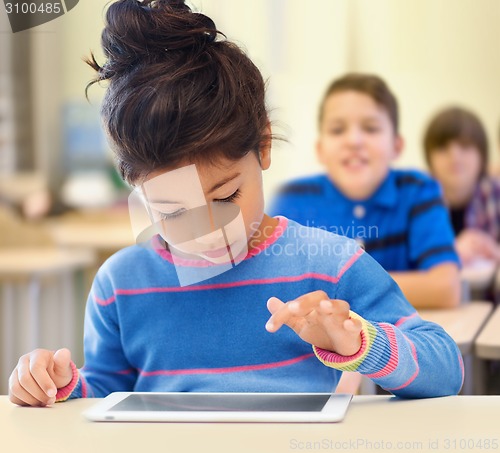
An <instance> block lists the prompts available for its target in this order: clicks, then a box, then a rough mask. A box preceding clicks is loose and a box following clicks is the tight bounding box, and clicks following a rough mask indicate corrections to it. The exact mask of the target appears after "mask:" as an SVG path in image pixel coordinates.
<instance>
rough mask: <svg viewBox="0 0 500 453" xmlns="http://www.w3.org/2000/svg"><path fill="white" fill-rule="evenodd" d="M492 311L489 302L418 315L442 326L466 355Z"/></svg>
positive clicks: (467, 304)
mask: <svg viewBox="0 0 500 453" xmlns="http://www.w3.org/2000/svg"><path fill="white" fill-rule="evenodd" d="M492 310H493V304H492V303H491V302H479V301H478V302H470V303H465V304H463V305H460V306H458V307H457V308H448V309H439V310H419V313H420V316H421V317H422V318H423V319H426V320H427V321H432V322H435V323H436V324H439V325H440V326H442V327H443V328H444V330H446V332H448V334H449V335H450V336H451V337H452V338H453V339H454V340H455V342H456V343H457V345H458V347H459V348H460V351H461V352H462V354H468V353H469V352H471V350H472V347H473V344H474V339H475V338H476V336H477V334H478V333H479V331H480V330H481V327H482V326H483V324H484V323H485V321H486V320H487V319H488V316H489V315H490V313H491V311H492ZM499 448H500V447H499Z"/></svg>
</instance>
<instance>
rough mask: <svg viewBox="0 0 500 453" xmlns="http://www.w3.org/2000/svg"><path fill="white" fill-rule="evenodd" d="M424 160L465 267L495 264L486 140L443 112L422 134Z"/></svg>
mask: <svg viewBox="0 0 500 453" xmlns="http://www.w3.org/2000/svg"><path fill="white" fill-rule="evenodd" d="M423 142H424V143H423V145H424V151H425V158H426V161H427V164H428V166H429V169H430V171H431V173H432V175H433V176H434V177H435V178H436V179H437V180H438V181H439V182H440V184H441V186H442V188H443V194H444V198H445V201H446V204H447V206H448V209H449V212H450V218H451V221H452V224H453V229H454V232H455V235H456V248H457V251H458V254H459V256H460V259H461V261H462V263H463V264H464V265H471V264H473V263H474V262H475V261H477V260H491V261H494V262H495V263H497V262H498V261H499V260H500V247H499V245H498V241H499V239H500V180H498V179H497V178H496V177H493V176H489V175H488V173H487V170H488V140H487V136H486V131H485V129H484V127H483V125H482V123H481V121H480V120H479V118H478V117H477V116H476V115H475V114H474V113H473V112H471V111H470V110H466V109H464V108H461V107H450V108H446V109H444V110H442V111H440V112H439V113H437V114H436V115H435V116H434V117H433V118H432V119H431V121H430V122H429V124H428V126H427V129H426V131H425V133H424V140H423Z"/></svg>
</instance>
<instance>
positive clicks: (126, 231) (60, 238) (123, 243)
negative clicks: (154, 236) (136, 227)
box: [47, 209, 135, 257]
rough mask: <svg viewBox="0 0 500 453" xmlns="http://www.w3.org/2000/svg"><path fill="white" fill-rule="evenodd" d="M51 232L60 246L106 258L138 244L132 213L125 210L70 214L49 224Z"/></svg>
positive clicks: (48, 227)
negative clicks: (130, 217) (88, 251)
mask: <svg viewBox="0 0 500 453" xmlns="http://www.w3.org/2000/svg"><path fill="white" fill-rule="evenodd" d="M47 229H48V231H49V232H50V234H51V236H52V239H53V240H54V242H55V243H56V244H57V245H59V246H61V247H76V248H88V249H91V250H94V251H95V252H96V253H97V254H102V255H103V257H106V256H105V255H109V254H111V253H114V252H116V251H118V250H120V249H122V248H124V247H127V246H129V245H133V244H134V243H135V238H134V235H133V232H132V228H131V226H130V220H129V216H128V211H126V210H123V209H121V210H116V212H113V211H110V212H109V213H108V212H103V213H95V214H85V213H76V214H75V213H71V214H67V215H64V216H62V217H60V218H57V219H53V220H51V221H50V222H48V224H47Z"/></svg>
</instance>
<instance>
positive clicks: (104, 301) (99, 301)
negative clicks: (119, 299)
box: [94, 294, 116, 306]
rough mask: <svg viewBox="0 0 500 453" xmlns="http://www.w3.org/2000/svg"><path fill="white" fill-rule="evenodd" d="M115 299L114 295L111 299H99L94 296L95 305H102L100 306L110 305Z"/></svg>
mask: <svg viewBox="0 0 500 453" xmlns="http://www.w3.org/2000/svg"><path fill="white" fill-rule="evenodd" d="M115 299H116V297H115V295H114V294H113V295H112V296H111V297H108V298H107V299H101V298H99V297H97V296H96V295H95V294H94V300H95V301H96V303H97V304H98V305H102V306H106V305H109V304H112V303H113V302H114V301H115Z"/></svg>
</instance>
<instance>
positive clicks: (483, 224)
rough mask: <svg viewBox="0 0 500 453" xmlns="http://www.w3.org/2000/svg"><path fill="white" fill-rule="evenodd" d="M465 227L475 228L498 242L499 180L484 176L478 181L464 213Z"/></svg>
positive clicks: (499, 227)
mask: <svg viewBox="0 0 500 453" xmlns="http://www.w3.org/2000/svg"><path fill="white" fill-rule="evenodd" d="M465 226H466V227H467V228H477V229H479V230H482V231H484V232H486V233H488V234H489V235H490V236H491V237H493V238H494V239H495V240H496V241H497V242H499V241H500V180H499V179H498V178H495V177H491V176H485V177H483V178H482V179H481V181H479V183H478V185H477V188H476V191H475V192H474V195H473V197H472V200H471V201H470V203H469V205H468V207H467V209H466V213H465Z"/></svg>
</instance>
